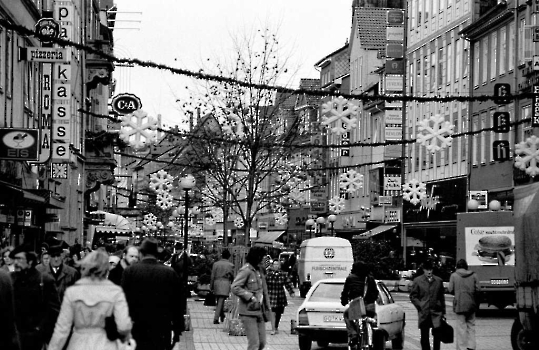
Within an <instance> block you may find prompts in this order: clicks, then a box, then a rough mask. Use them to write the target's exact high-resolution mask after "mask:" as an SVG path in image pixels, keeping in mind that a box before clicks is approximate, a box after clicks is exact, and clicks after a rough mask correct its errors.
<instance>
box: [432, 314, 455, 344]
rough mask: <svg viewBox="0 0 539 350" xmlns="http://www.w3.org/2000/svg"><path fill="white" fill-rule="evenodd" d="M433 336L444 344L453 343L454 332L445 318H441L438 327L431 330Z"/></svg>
mask: <svg viewBox="0 0 539 350" xmlns="http://www.w3.org/2000/svg"><path fill="white" fill-rule="evenodd" d="M432 332H433V335H435V336H437V337H438V338H440V341H441V342H442V343H444V344H451V343H452V342H453V337H454V331H453V327H451V325H449V324H448V323H447V321H446V319H445V318H442V321H441V323H440V327H438V328H434V329H433V330H432Z"/></svg>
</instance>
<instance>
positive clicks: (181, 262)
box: [170, 242, 193, 310]
mask: <svg viewBox="0 0 539 350" xmlns="http://www.w3.org/2000/svg"><path fill="white" fill-rule="evenodd" d="M174 249H175V250H176V252H175V253H174V254H173V255H172V257H171V258H170V266H171V267H172V268H173V269H174V271H175V272H176V274H177V275H178V277H180V282H181V284H182V291H183V295H182V296H181V301H182V303H183V305H182V308H183V309H185V310H187V298H188V297H189V296H190V295H191V291H190V290H189V285H188V283H187V280H188V278H189V270H190V269H191V266H193V260H192V259H191V257H190V256H189V254H188V253H187V252H186V251H185V250H184V246H183V244H182V243H181V242H176V244H175V245H174Z"/></svg>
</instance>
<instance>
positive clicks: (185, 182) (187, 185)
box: [180, 174, 196, 276]
mask: <svg viewBox="0 0 539 350" xmlns="http://www.w3.org/2000/svg"><path fill="white" fill-rule="evenodd" d="M195 184H196V180H195V177H194V176H193V175H191V174H188V175H186V176H185V177H182V179H181V180H180V186H181V188H182V189H183V190H184V191H185V206H184V207H185V211H184V213H183V225H184V226H183V249H185V251H187V244H188V236H189V225H188V221H189V190H191V189H193V188H194V187H195ZM185 276H187V274H185Z"/></svg>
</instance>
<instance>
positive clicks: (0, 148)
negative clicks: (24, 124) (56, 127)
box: [0, 128, 39, 161]
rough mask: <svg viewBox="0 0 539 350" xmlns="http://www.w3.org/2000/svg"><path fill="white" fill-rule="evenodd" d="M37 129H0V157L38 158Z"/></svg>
mask: <svg viewBox="0 0 539 350" xmlns="http://www.w3.org/2000/svg"><path fill="white" fill-rule="evenodd" d="M38 140H39V131H38V130H37V129H15V128H9V129H8V128H2V129H0V159H5V160H19V161H20V160H27V161H36V160H37V159H38V148H39V147H38V146H39V141H38Z"/></svg>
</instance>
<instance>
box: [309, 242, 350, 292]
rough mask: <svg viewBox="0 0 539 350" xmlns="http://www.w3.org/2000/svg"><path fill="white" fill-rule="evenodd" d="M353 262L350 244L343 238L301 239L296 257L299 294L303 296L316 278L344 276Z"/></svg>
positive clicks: (348, 272) (347, 273)
mask: <svg viewBox="0 0 539 350" xmlns="http://www.w3.org/2000/svg"><path fill="white" fill-rule="evenodd" d="M353 263H354V256H353V254H352V245H351V244H350V241H348V240H346V239H344V238H338V237H317V238H311V239H307V240H305V241H303V242H302V243H301V246H300V254H299V258H298V275H299V294H300V296H301V297H305V296H306V295H307V292H308V291H309V289H310V288H311V286H312V285H314V283H315V282H317V281H318V280H321V279H325V278H346V277H347V276H348V275H349V274H350V270H351V269H352V264H353Z"/></svg>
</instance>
